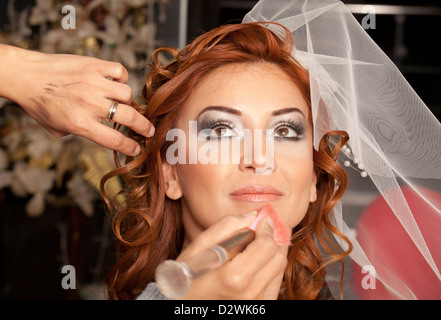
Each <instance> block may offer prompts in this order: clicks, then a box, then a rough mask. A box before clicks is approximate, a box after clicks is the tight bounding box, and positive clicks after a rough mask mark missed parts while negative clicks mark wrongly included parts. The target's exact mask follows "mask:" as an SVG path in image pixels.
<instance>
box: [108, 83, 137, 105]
mask: <svg viewBox="0 0 441 320" xmlns="http://www.w3.org/2000/svg"><path fill="white" fill-rule="evenodd" d="M104 81H105V82H104V83H103V89H102V90H103V91H104V97H105V98H108V99H111V100H117V101H119V102H122V103H125V104H130V102H131V101H132V88H130V86H129V85H127V84H124V83H120V82H117V81H112V80H110V79H104Z"/></svg>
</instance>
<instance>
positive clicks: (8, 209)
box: [0, 0, 441, 299]
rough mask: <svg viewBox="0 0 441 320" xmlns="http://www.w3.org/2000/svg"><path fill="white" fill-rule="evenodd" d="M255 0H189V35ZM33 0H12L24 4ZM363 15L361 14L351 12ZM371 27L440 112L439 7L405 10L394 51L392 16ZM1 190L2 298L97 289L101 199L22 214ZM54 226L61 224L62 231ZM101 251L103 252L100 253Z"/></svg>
mask: <svg viewBox="0 0 441 320" xmlns="http://www.w3.org/2000/svg"><path fill="white" fill-rule="evenodd" d="M256 2H257V1H245V0H234V1H221V0H189V8H188V26H187V27H188V32H187V38H188V41H190V40H191V39H193V38H195V37H196V36H198V35H199V34H201V33H202V32H203V31H207V30H210V29H211V28H213V27H216V26H219V25H221V24H224V23H238V22H240V21H241V19H242V17H243V16H244V15H245V14H246V13H247V12H248V11H249V10H250V9H251V8H252V6H253V5H254V4H255V3H256ZM343 2H345V3H348V4H351V3H352V4H390V5H406V6H414V7H415V6H418V7H428V8H433V10H435V9H438V10H439V9H440V8H441V5H440V2H439V1H438V0H432V1H423V0H421V1H416V0H414V1H404V0H403V1H343ZM32 3H33V1H26V0H17V1H16V7H17V8H24V7H25V6H27V5H30V4H32ZM5 11H6V1H5V0H0V27H1V26H3V25H4V24H5V23H6V22H7V21H6V12H5ZM355 17H356V18H357V19H358V20H359V21H361V19H362V17H363V16H361V15H355ZM376 24H377V25H376V29H375V30H373V29H370V30H367V32H368V33H369V34H370V36H371V37H372V38H373V39H374V40H375V41H376V42H377V44H378V45H379V46H380V47H381V48H382V49H383V50H384V51H385V52H386V53H387V54H388V55H389V56H390V58H391V59H392V60H393V61H394V62H395V63H396V64H397V66H398V67H399V68H400V70H401V71H402V73H403V75H404V76H405V78H406V79H407V80H408V81H409V83H410V84H411V85H412V87H413V88H414V89H415V91H416V92H417V93H418V94H419V95H420V97H421V98H422V100H423V101H424V102H425V103H426V104H427V105H428V107H429V108H430V109H431V110H432V112H433V113H434V115H435V116H436V117H437V118H438V119H441V93H440V91H441V61H440V58H439V57H440V53H439V43H440V40H441V32H440V31H441V16H440V15H408V16H406V17H405V22H404V24H403V27H404V38H403V43H404V45H405V46H406V48H407V52H408V54H407V55H406V56H403V57H397V56H396V55H394V44H395V40H396V32H397V17H396V16H394V15H377V17H376ZM28 200H29V199H18V198H15V197H14V196H13V195H12V194H10V193H9V192H8V191H6V190H0V298H1V299H84V298H87V299H93V298H99V297H100V292H96V291H94V290H95V289H94V288H90V287H88V286H87V285H88V284H91V283H97V282H100V281H101V280H102V278H103V277H104V276H105V274H106V273H107V271H108V269H109V267H110V266H111V265H112V262H113V257H114V252H113V246H112V244H111V242H109V240H111V237H110V232H109V230H108V224H107V218H106V211H105V206H104V204H103V203H101V202H98V203H97V204H96V207H95V213H94V216H93V217H91V218H88V217H85V216H84V214H83V213H82V212H81V211H79V209H78V208H75V207H72V208H62V209H61V208H50V207H49V208H47V210H46V212H45V213H44V214H43V215H42V216H41V217H38V218H28V217H27V216H26V214H25V212H24V204H25V203H26V202H27V201H28ZM60 228H61V229H63V230H64V231H63V232H60ZM66 239H69V240H68V241H67V247H66V248H67V252H68V254H69V259H70V260H69V261H70V263H71V264H72V265H74V266H75V267H76V270H77V281H78V283H80V284H82V285H83V286H81V285H80V286H77V287H78V288H77V290H63V289H62V288H61V279H62V278H63V276H64V274H61V266H62V262H63V257H62V256H61V255H62V250H61V245H62V243H63V241H64V240H66ZM103 253H104V256H103Z"/></svg>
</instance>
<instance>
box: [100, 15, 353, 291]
mask: <svg viewBox="0 0 441 320" xmlns="http://www.w3.org/2000/svg"><path fill="white" fill-rule="evenodd" d="M273 25H275V26H278V27H280V28H281V30H283V31H284V32H285V35H284V37H280V36H277V35H276V34H275V33H274V32H272V31H270V30H269V29H268V28H266V27H265V24H264V23H258V22H257V23H245V24H234V25H226V26H222V27H219V28H216V29H213V30H212V31H210V32H207V33H205V34H203V35H201V36H199V37H198V38H197V39H195V40H194V41H193V42H192V43H191V44H189V45H187V46H186V47H185V48H183V49H182V50H176V49H172V48H168V47H165V48H160V49H158V50H156V51H155V52H154V54H153V56H152V60H151V61H152V62H151V64H150V67H151V70H150V72H149V73H148V74H147V76H146V80H145V86H144V89H143V99H144V103H145V105H142V104H140V105H137V104H133V105H134V107H135V108H136V109H137V111H138V112H140V113H141V114H143V115H144V116H145V117H147V118H148V119H149V120H150V121H151V122H152V123H153V125H154V126H155V128H156V132H155V135H154V137H152V138H148V139H146V138H144V137H142V136H140V135H138V134H136V133H135V132H129V135H130V136H131V137H132V138H134V139H135V140H137V141H138V142H139V143H140V145H142V146H145V147H144V148H143V151H142V153H141V154H140V155H139V156H138V157H136V158H131V157H127V158H126V163H125V165H120V164H119V162H118V160H117V157H116V156H115V160H116V162H117V167H118V168H117V169H115V170H113V171H112V172H110V173H108V174H107V175H106V176H104V177H103V180H102V182H101V191H102V193H103V197H104V199H105V201H106V203H107V205H108V207H109V209H110V210H111V213H112V219H113V223H112V226H113V231H114V234H115V236H116V241H117V261H116V265H115V266H114V268H113V269H112V270H111V272H110V273H109V275H108V277H107V286H108V295H109V298H110V299H133V298H136V296H137V295H139V294H140V293H141V292H142V291H143V290H144V288H145V287H146V285H147V284H148V283H149V282H152V281H154V273H155V270H156V267H157V266H158V264H159V263H161V262H162V261H164V260H166V259H175V258H176V257H177V256H178V255H179V253H180V251H181V249H182V244H183V238H184V230H183V225H182V221H181V207H180V202H179V200H171V199H169V198H167V197H166V196H165V183H164V177H163V173H162V162H163V161H165V152H166V150H167V148H168V146H170V144H171V143H172V142H169V141H166V138H165V137H166V134H167V132H168V131H169V130H170V129H172V128H173V127H174V124H175V121H176V119H177V118H178V114H179V111H180V106H182V105H184V104H185V102H186V100H187V99H188V98H189V96H190V94H191V92H192V91H193V89H194V88H195V87H196V86H197V85H198V83H199V82H200V81H201V80H202V79H203V78H204V76H206V75H207V74H209V73H210V72H211V71H213V70H215V69H216V68H219V67H222V66H225V65H226V64H233V63H234V64H240V63H242V64H244V63H245V64H249V63H259V62H269V63H273V64H275V65H277V66H279V67H280V68H281V69H282V70H283V71H284V72H286V74H287V75H288V76H289V77H290V78H291V79H292V80H293V82H294V83H295V84H296V85H297V86H298V88H299V89H300V91H301V92H302V94H303V96H304V98H305V100H306V101H307V102H308V103H309V104H310V101H311V98H310V89H309V74H308V72H307V71H306V70H305V69H304V68H303V67H302V66H301V65H300V64H299V63H298V62H297V61H296V60H295V59H294V58H293V57H292V55H291V53H292V52H293V49H294V40H293V38H292V35H291V33H290V32H289V31H288V30H287V29H286V28H285V27H283V26H281V25H279V24H276V23H273ZM164 53H165V54H169V55H171V56H172V57H173V60H172V62H171V63H169V64H167V65H161V64H160V62H159V60H160V59H159V58H160V54H164ZM310 114H311V112H310ZM310 121H311V123H312V116H310ZM334 137H341V138H340V139H338V142H337V143H336V145H335V147H334V148H331V146H330V140H331V139H334ZM347 140H348V136H347V134H346V133H345V132H340V131H335V132H329V133H328V134H327V135H325V136H324V137H323V138H322V140H321V142H320V145H319V148H318V150H314V154H313V160H314V167H315V171H316V174H317V200H316V201H315V202H314V203H311V204H310V206H309V209H308V212H307V213H306V216H305V218H304V219H303V220H302V221H301V223H300V224H299V225H297V226H296V227H295V228H294V229H293V231H292V234H293V236H292V239H293V241H292V243H293V245H292V246H290V248H289V252H288V265H287V267H286V270H285V277H284V281H283V284H282V288H281V291H280V295H279V299H323V298H325V296H324V295H323V282H324V276H325V273H326V269H325V266H326V265H327V264H328V263H331V262H335V261H339V262H341V263H343V259H344V257H346V256H347V255H348V254H349V252H350V251H351V243H350V241H349V240H348V239H347V238H346V237H345V236H344V235H343V234H341V233H340V232H339V231H338V230H337V229H336V228H335V227H334V226H332V224H331V222H330V218H329V217H330V215H331V214H332V209H333V207H334V206H335V205H336V204H337V202H338V201H339V200H340V198H341V197H342V196H343V192H344V190H345V189H346V186H347V183H348V177H347V175H346V172H345V171H344V170H343V168H341V166H340V165H338V164H337V162H336V160H335V159H336V156H337V154H338V152H339V151H340V149H341V147H342V146H343V145H344V144H345V143H346V141H347ZM118 175H119V176H121V177H122V178H123V180H124V182H125V189H124V191H123V193H124V194H125V196H126V201H125V205H124V207H119V206H118V205H117V203H116V202H115V201H113V199H108V198H107V196H106V194H105V192H104V184H105V182H106V181H107V180H109V179H110V178H112V177H114V176H118ZM330 233H333V234H334V235H337V236H339V237H341V238H343V239H344V240H345V241H346V242H347V243H348V246H349V249H348V250H347V251H343V250H342V249H340V248H339V247H338V246H335V244H334V242H333V241H332V239H331V237H330ZM315 239H317V240H318V242H319V243H320V246H321V249H324V250H325V251H326V252H327V253H328V255H329V257H328V258H326V259H324V258H323V257H322V254H321V249H320V248H319V247H318V246H317V244H316V242H315ZM322 251H323V250H322ZM325 260H326V261H325ZM342 274H343V271H342Z"/></svg>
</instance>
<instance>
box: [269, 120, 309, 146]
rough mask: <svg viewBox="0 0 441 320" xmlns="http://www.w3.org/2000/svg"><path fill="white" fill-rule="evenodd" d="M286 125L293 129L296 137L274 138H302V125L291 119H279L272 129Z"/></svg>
mask: <svg viewBox="0 0 441 320" xmlns="http://www.w3.org/2000/svg"><path fill="white" fill-rule="evenodd" d="M283 127H287V128H290V129H292V130H294V131H295V132H296V134H297V136H296V137H275V139H279V140H288V141H298V140H300V139H301V138H302V136H303V133H304V131H305V128H304V126H303V125H302V124H301V123H298V122H295V121H293V120H291V119H286V120H281V121H279V122H277V123H276V124H275V129H274V131H277V130H279V129H280V128H283Z"/></svg>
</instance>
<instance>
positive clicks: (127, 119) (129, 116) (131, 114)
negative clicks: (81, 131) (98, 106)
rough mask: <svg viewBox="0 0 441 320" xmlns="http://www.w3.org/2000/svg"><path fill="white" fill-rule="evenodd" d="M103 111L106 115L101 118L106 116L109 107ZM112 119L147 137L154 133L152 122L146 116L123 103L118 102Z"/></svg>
mask: <svg viewBox="0 0 441 320" xmlns="http://www.w3.org/2000/svg"><path fill="white" fill-rule="evenodd" d="M107 102H109V101H108V100H107ZM103 103H104V102H103ZM109 103H110V102H109ZM110 107H111V106H109V108H110ZM105 113H106V115H105V116H103V118H106V117H107V115H108V113H109V109H107V110H106V111H105ZM112 120H113V121H114V122H116V123H119V124H121V125H123V126H125V127H128V128H130V129H132V130H133V131H135V132H137V133H139V134H140V135H143V136H144V137H147V138H148V137H151V136H153V134H154V133H155V128H154V126H153V124H152V123H151V122H150V121H149V120H148V119H147V118H146V117H144V116H143V115H142V114H140V113H139V112H138V111H136V110H135V109H134V108H133V107H131V106H128V105H125V104H121V103H119V104H118V106H117V108H116V111H115V114H114V116H113V118H112Z"/></svg>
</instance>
